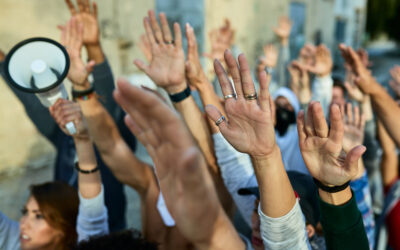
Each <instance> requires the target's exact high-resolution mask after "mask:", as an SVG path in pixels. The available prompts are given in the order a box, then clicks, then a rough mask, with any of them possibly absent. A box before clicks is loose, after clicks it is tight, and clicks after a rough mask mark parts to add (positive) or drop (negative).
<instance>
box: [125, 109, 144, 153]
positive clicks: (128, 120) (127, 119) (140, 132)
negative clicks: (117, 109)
mask: <svg viewBox="0 0 400 250" xmlns="http://www.w3.org/2000/svg"><path fill="white" fill-rule="evenodd" d="M124 121H125V124H126V126H127V127H128V129H129V130H130V131H131V132H132V134H134V135H135V137H136V138H137V139H138V140H139V141H140V143H142V144H143V145H144V146H145V145H147V140H146V137H145V136H143V130H142V129H141V128H140V127H139V125H137V124H136V123H135V122H134V121H133V119H132V118H131V116H130V115H129V114H126V115H125V118H124Z"/></svg>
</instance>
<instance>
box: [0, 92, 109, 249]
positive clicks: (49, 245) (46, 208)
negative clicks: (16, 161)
mask: <svg viewBox="0 0 400 250" xmlns="http://www.w3.org/2000/svg"><path fill="white" fill-rule="evenodd" d="M60 102H61V100H59V101H58V102H56V104H54V105H53V106H52V107H50V113H51V115H52V116H53V117H54V119H55V120H56V122H57V124H59V125H60V129H61V130H62V131H63V132H64V133H66V134H68V131H67V130H66V129H65V124H67V123H68V122H71V121H76V120H78V119H79V115H78V114H77V112H78V113H79V109H76V105H77V104H70V105H71V106H73V107H72V109H71V110H73V111H74V112H70V113H69V114H68V115H66V116H64V115H62V116H61V115H60V112H59V111H60V109H59V104H60ZM74 124H75V127H76V128H77V133H76V134H74V136H73V140H74V143H75V147H76V149H77V154H78V161H77V163H76V169H78V172H79V174H78V187H79V192H76V190H75V189H74V188H73V187H71V186H69V185H68V184H66V183H65V182H61V181H54V182H46V183H43V184H37V185H32V186H31V189H30V196H29V198H28V201H27V202H26V204H25V206H24V207H23V209H22V217H21V219H20V222H19V223H17V222H14V221H12V220H10V219H8V218H7V217H6V216H5V215H3V214H2V213H0V228H1V231H0V248H1V249H4V250H11V249H19V248H21V249H71V248H72V247H74V246H75V245H76V243H77V242H78V241H81V240H84V239H87V238H89V237H90V236H94V235H104V234H108V232H109V226H108V215H107V208H106V207H105V204H104V187H103V185H102V182H101V175H100V173H99V167H98V165H97V162H96V157H95V154H94V149H93V144H92V142H91V140H90V138H89V135H88V132H87V130H86V128H85V127H84V126H80V124H81V123H78V122H75V123H74ZM68 135H69V134H68Z"/></svg>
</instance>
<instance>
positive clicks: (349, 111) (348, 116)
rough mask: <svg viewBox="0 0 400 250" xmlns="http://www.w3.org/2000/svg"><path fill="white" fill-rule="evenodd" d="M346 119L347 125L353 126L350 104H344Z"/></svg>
mask: <svg viewBox="0 0 400 250" xmlns="http://www.w3.org/2000/svg"><path fill="white" fill-rule="evenodd" d="M346 117H347V123H348V124H354V121H353V106H352V105H351V103H347V104H346Z"/></svg>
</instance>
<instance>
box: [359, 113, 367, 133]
mask: <svg viewBox="0 0 400 250" xmlns="http://www.w3.org/2000/svg"><path fill="white" fill-rule="evenodd" d="M365 122H366V118H365V114H361V118H360V125H359V128H360V129H361V131H363V132H364V128H365Z"/></svg>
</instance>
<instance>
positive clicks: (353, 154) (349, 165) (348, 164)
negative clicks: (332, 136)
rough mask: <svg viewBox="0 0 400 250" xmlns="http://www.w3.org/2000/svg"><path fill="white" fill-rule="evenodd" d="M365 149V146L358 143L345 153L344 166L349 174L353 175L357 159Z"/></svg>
mask: <svg viewBox="0 0 400 250" xmlns="http://www.w3.org/2000/svg"><path fill="white" fill-rule="evenodd" d="M366 149H367V148H366V147H365V146H363V145H359V146H357V147H355V148H353V149H352V150H350V152H349V153H348V154H347V155H346V159H345V162H344V166H345V170H346V172H348V173H350V175H354V174H356V173H357V172H358V171H357V170H358V164H359V159H360V157H361V156H362V155H363V154H364V152H365V151H366Z"/></svg>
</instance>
